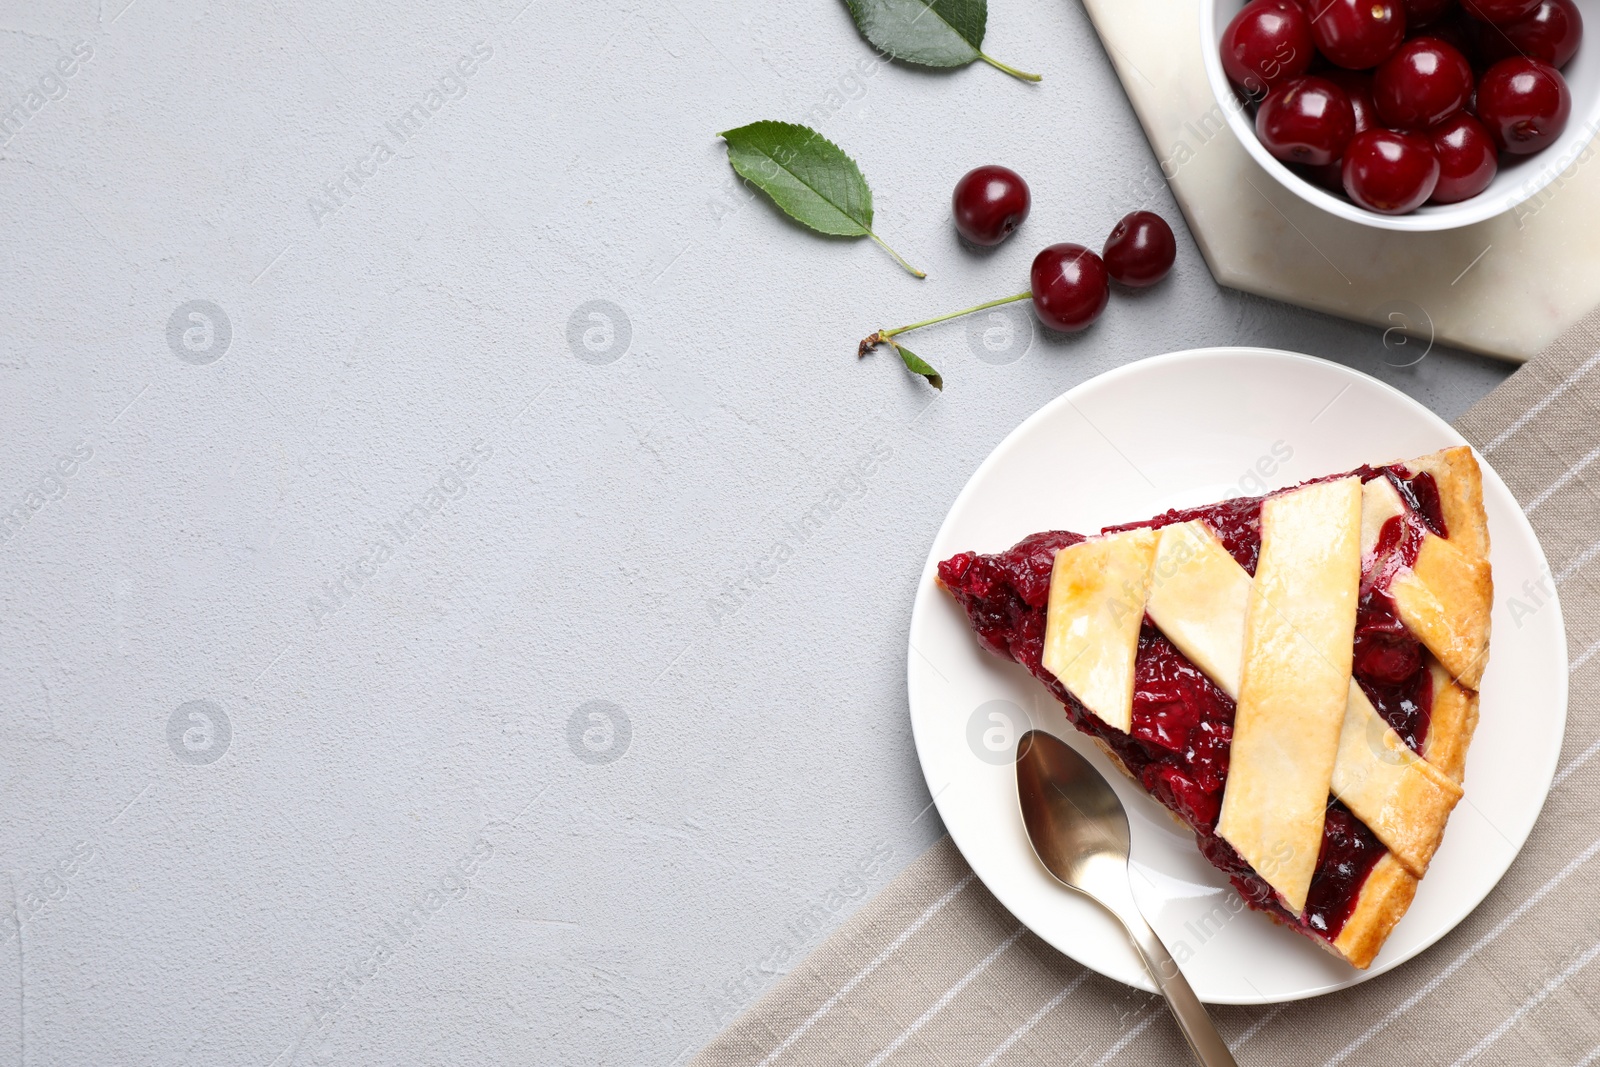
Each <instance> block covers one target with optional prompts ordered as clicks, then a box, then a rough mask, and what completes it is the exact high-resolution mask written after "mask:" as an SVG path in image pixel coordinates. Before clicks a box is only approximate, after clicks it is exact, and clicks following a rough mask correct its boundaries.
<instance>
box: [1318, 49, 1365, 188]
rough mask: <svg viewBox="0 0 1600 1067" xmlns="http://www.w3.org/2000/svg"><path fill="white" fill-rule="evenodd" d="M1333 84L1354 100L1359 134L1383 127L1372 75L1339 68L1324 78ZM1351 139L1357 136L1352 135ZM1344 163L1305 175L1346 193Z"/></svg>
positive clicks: (1356, 128) (1337, 163)
mask: <svg viewBox="0 0 1600 1067" xmlns="http://www.w3.org/2000/svg"><path fill="white" fill-rule="evenodd" d="M1321 77H1324V78H1327V79H1328V80H1329V81H1331V82H1333V84H1335V85H1337V86H1338V87H1339V88H1341V89H1343V90H1344V95H1345V96H1346V97H1347V98H1348V99H1349V101H1350V111H1351V113H1352V114H1353V115H1354V116H1355V120H1356V125H1355V132H1356V133H1360V132H1361V131H1362V130H1370V129H1372V127H1374V126H1377V125H1379V124H1380V123H1379V122H1378V108H1377V105H1375V104H1374V103H1373V102H1372V75H1371V74H1370V73H1368V72H1367V71H1364V70H1345V69H1343V68H1342V67H1335V68H1334V69H1332V70H1330V71H1328V72H1327V73H1325V74H1323V75H1321ZM1351 136H1354V134H1352V135H1351ZM1340 164H1341V161H1340V160H1338V159H1335V160H1334V161H1333V162H1332V163H1325V164H1323V165H1322V166H1320V167H1303V168H1301V174H1302V175H1303V176H1304V177H1306V178H1308V179H1310V180H1311V181H1314V182H1316V183H1317V184H1318V185H1320V186H1322V187H1323V188H1324V189H1331V190H1333V191H1334V192H1336V193H1342V192H1344V167H1343V166H1341V165H1340Z"/></svg>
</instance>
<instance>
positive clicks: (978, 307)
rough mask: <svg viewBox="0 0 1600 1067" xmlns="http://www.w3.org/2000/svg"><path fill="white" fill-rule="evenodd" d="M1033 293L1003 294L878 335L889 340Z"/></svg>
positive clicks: (1009, 302)
mask: <svg viewBox="0 0 1600 1067" xmlns="http://www.w3.org/2000/svg"><path fill="white" fill-rule="evenodd" d="M1032 295H1033V291H1032V290H1031V289H1030V290H1029V291H1027V292H1025V293H1018V294H1017V295H1016V296H1002V297H1001V298H1000V299H999V300H988V301H985V302H984V303H982V304H975V305H973V306H972V307H969V308H962V309H961V310H960V311H952V312H950V313H949V314H948V315H936V316H934V317H933V318H931V319H923V320H922V321H921V322H913V323H912V324H911V325H909V326H896V327H895V328H894V329H892V330H879V331H878V336H879V337H881V338H882V339H883V340H885V341H887V340H888V339H889V338H891V337H893V336H894V335H895V334H900V333H905V332H906V331H907V330H919V329H921V328H922V327H924V326H932V325H933V324H934V323H936V322H945V321H947V320H949V319H958V318H960V317H961V316H962V315H970V314H972V313H973V312H974V311H987V310H988V309H989V308H993V307H999V306H1000V305H1001V304H1015V303H1016V302H1017V301H1018V300H1026V299H1028V298H1029V297H1030V296H1032Z"/></svg>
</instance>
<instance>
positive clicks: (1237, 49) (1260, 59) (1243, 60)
mask: <svg viewBox="0 0 1600 1067" xmlns="http://www.w3.org/2000/svg"><path fill="white" fill-rule="evenodd" d="M1315 55H1316V45H1315V43H1314V42H1313V41H1312V38H1311V19H1310V18H1309V17H1308V16H1307V15H1306V13H1305V10H1304V9H1303V8H1301V7H1300V5H1299V4H1297V3H1294V2H1293V0H1251V2H1250V3H1248V4H1246V5H1245V6H1244V7H1243V8H1241V9H1240V11H1239V13H1238V14H1237V15H1235V16H1233V21H1232V22H1229V23H1228V28H1227V29H1226V30H1224V31H1223V33H1222V69H1223V71H1224V72H1225V73H1226V74H1227V75H1228V80H1229V81H1231V82H1233V84H1234V85H1236V86H1237V87H1239V88H1240V89H1242V90H1243V91H1244V93H1245V95H1246V96H1249V97H1250V98H1251V99H1260V98H1261V97H1263V96H1265V95H1266V93H1267V90H1268V89H1271V88H1272V87H1273V86H1274V85H1277V84H1278V83H1279V82H1282V81H1284V80H1286V79H1288V78H1293V77H1295V76H1297V75H1300V74H1304V73H1305V72H1306V71H1307V70H1309V69H1310V67H1311V60H1312V59H1313V58H1314V57H1315Z"/></svg>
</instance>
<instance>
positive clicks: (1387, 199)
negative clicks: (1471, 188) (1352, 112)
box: [1344, 129, 1439, 215]
mask: <svg viewBox="0 0 1600 1067" xmlns="http://www.w3.org/2000/svg"><path fill="white" fill-rule="evenodd" d="M1438 182H1439V157H1438V156H1436V155H1435V154H1434V152H1433V142H1431V141H1429V140H1428V139H1427V138H1426V137H1423V136H1421V135H1419V134H1415V133H1396V132H1395V131H1393V130H1383V129H1373V130H1367V131H1366V132H1365V133H1358V134H1356V135H1355V137H1353V138H1351V140H1350V146H1349V147H1348V148H1346V149H1345V150H1344V191H1345V192H1346V193H1348V194H1349V195H1350V199H1351V200H1354V201H1355V202H1356V203H1357V204H1360V205H1361V206H1362V207H1364V208H1366V209H1367V210H1368V211H1376V212H1378V213H1379V214H1382V215H1404V214H1405V213H1406V212H1408V211H1415V210H1416V209H1417V208H1418V207H1420V206H1421V205H1422V202H1423V201H1425V200H1427V199H1428V197H1429V196H1431V195H1432V194H1433V187H1434V186H1435V185H1437V184H1438Z"/></svg>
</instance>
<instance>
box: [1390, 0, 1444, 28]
mask: <svg viewBox="0 0 1600 1067" xmlns="http://www.w3.org/2000/svg"><path fill="white" fill-rule="evenodd" d="M1453 3H1455V0H1400V6H1401V7H1403V8H1405V12H1406V29H1408V30H1420V29H1421V28H1422V27H1424V26H1428V25H1431V24H1432V23H1435V22H1438V21H1439V20H1440V19H1441V18H1443V17H1444V13H1445V12H1446V11H1448V10H1449V9H1450V5H1451V4H1453Z"/></svg>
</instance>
